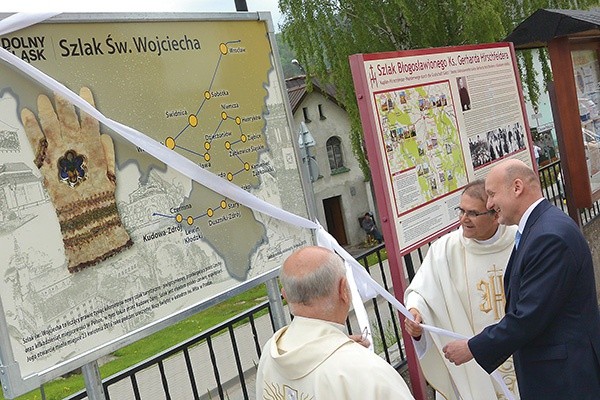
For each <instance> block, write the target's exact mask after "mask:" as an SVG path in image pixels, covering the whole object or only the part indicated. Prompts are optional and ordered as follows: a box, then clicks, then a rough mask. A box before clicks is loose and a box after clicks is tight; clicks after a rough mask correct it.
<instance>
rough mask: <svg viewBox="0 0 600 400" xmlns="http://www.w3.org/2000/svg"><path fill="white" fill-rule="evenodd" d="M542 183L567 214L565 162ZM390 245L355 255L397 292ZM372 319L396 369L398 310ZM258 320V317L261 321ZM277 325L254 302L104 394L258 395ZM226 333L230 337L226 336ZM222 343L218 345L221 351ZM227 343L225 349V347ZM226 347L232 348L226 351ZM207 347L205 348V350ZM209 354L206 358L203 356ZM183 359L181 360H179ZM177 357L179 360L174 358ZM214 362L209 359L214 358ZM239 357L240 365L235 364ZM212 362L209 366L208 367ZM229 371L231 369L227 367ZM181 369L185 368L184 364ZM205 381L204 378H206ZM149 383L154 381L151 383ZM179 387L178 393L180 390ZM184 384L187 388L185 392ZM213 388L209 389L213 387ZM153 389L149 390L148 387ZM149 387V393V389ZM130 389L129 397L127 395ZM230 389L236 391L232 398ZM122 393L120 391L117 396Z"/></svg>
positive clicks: (374, 305) (552, 167)
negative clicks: (174, 370) (173, 369)
mask: <svg viewBox="0 0 600 400" xmlns="http://www.w3.org/2000/svg"><path fill="white" fill-rule="evenodd" d="M539 175H540V182H541V184H542V190H543V193H544V196H545V197H546V198H547V199H548V200H549V201H550V202H552V203H553V204H554V205H555V206H557V207H559V208H560V209H562V210H563V211H565V212H566V199H565V195H564V190H563V189H562V188H564V181H563V179H562V174H561V167H560V161H555V162H553V163H550V164H548V165H546V166H544V167H542V168H540V170H539ZM579 211H580V213H581V220H582V223H583V224H586V223H588V222H589V221H591V220H592V219H593V218H594V217H595V216H597V215H598V214H599V213H600V205H599V202H596V203H594V205H593V207H591V208H590V209H584V210H579ZM428 247H429V244H427V245H425V246H423V247H421V248H419V249H417V250H415V251H413V252H412V253H410V254H407V255H405V256H404V265H405V267H406V271H405V272H406V274H407V276H408V279H409V281H410V280H412V278H413V277H414V275H415V271H416V270H417V269H418V267H419V266H420V265H421V263H422V261H423V259H424V257H425V254H426V251H427V249H428ZM386 258H387V257H386V253H385V245H384V244H380V245H379V246H377V247H374V248H372V249H370V250H367V251H365V252H364V253H361V254H360V255H358V256H356V259H357V260H358V262H359V263H361V264H362V265H363V266H367V265H368V264H371V266H370V267H369V268H366V269H367V271H368V272H369V274H370V275H371V276H372V277H373V278H374V279H375V280H376V281H378V282H379V283H380V284H381V285H382V286H383V287H384V288H385V289H386V290H387V291H389V292H390V293H393V288H392V287H391V285H390V283H389V282H391V276H390V270H389V266H388V264H387V262H386ZM366 306H368V312H369V314H370V317H371V321H374V322H373V323H372V328H373V340H374V342H375V343H374V344H375V347H376V351H377V353H378V354H380V355H381V356H382V357H383V358H385V360H386V361H387V362H388V363H390V364H391V365H392V366H394V367H395V368H396V369H401V368H403V367H404V366H405V365H406V357H405V353H404V351H403V347H402V345H401V343H402V340H401V338H402V333H401V330H400V329H401V328H400V322H399V319H398V315H397V312H396V310H395V309H394V308H393V307H392V305H391V304H389V303H388V302H387V301H384V300H382V299H381V298H375V299H373V300H371V301H370V302H368V303H367V304H366ZM261 319H262V321H260V322H259V320H261ZM357 326H358V324H357V322H356V320H355V319H354V318H353V317H352V316H351V317H349V319H348V320H347V328H348V331H349V333H350V334H352V333H353V332H358V331H359V330H358V328H357ZM244 329H245V332H246V336H249V337H251V344H248V345H247V346H246V347H245V349H244V351H242V352H241V351H240V345H239V343H238V338H239V337H240V336H241V335H243V334H244V333H243V332H244ZM274 329H275V328H274V323H273V320H272V318H271V317H270V307H269V304H268V302H267V301H265V302H264V303H261V304H260V305H258V306H255V307H253V308H251V309H249V310H248V311H246V312H244V313H242V314H240V315H238V316H236V317H234V318H232V319H230V320H228V321H225V322H223V323H221V324H219V325H217V326H215V327H213V328H211V329H209V330H207V331H205V332H202V333H200V334H199V335H197V336H194V337H193V338H191V339H189V340H187V341H185V342H183V343H181V344H179V345H177V346H175V347H172V348H170V349H168V350H166V351H164V352H162V353H160V354H157V355H156V356H154V357H152V358H150V359H148V360H146V361H144V362H141V363H139V364H137V365H135V366H133V367H131V368H129V369H126V370H124V371H121V372H119V373H118V374H116V375H113V376H111V377H109V378H107V379H105V380H104V381H103V388H104V393H105V395H106V398H107V399H119V400H123V399H125V398H126V399H130V398H131V399H136V400H141V399H144V398H151V399H152V400H156V399H161V398H162V399H180V398H186V399H188V398H190V399H191V398H193V399H195V400H204V399H213V398H215V399H216V398H218V399H221V400H225V399H230V398H236V399H237V398H243V399H251V398H254V396H253V394H252V396H250V394H249V393H253V389H251V388H252V387H253V385H254V377H255V373H256V367H257V364H258V359H259V358H260V354H261V349H262V346H263V345H264V343H265V342H266V341H267V340H268V339H269V338H270V337H271V335H272V334H273V332H274ZM227 337H228V338H229V340H227ZM217 343H219V344H218V346H219V348H218V349H217ZM223 346H225V348H224V347H223ZM226 347H229V349H228V350H227V349H226ZM200 348H202V351H200ZM202 353H204V358H202V357H203V354H202ZM177 359H178V360H177ZM171 360H175V361H171ZM209 360H210V361H209ZM231 361H234V363H235V368H231V365H232V364H233V363H232V362H231ZM167 363H169V364H170V366H172V365H175V363H178V364H181V365H183V367H182V368H183V369H182V373H181V374H180V376H178V377H177V378H176V379H175V378H173V377H172V376H171V377H170V376H169V373H168V371H169V368H167V367H166V364H167ZM209 363H210V365H209ZM227 365H229V367H230V368H229V371H228V372H226V371H225V370H226V369H227V368H226V366H227ZM180 368H181V367H180ZM207 369H208V370H210V371H211V375H212V376H211V377H210V378H208V377H207V376H206V375H204V377H203V378H201V377H200V375H201V373H200V371H201V370H207ZM153 370H154V372H153V373H150V374H153V376H154V379H151V380H150V381H149V380H148V378H147V377H144V376H143V375H144V374H146V375H147V374H149V372H148V371H153ZM201 379H202V381H201ZM142 381H144V382H145V383H144V385H149V384H150V385H152V386H153V387H154V388H153V389H152V394H151V396H150V397H144V395H143V394H142V391H141V390H140V387H141V384H140V382H142ZM148 382H150V383H148ZM118 386H129V389H118V388H117V387H118ZM176 386H177V388H178V390H179V394H176V393H175V387H176ZM181 386H184V387H185V388H186V389H185V390H186V391H187V394H186V395H182V394H181ZM208 386H210V387H208ZM148 390H149V389H148ZM148 390H147V391H148ZM124 392H125V393H127V392H128V393H129V394H128V396H126V397H124V395H123V393H124ZM230 392H231V393H235V395H234V397H230ZM117 393H118V394H117ZM85 398H86V393H85V391H82V392H79V393H77V394H75V395H73V396H71V397H69V398H68V399H69V400H79V399H85Z"/></svg>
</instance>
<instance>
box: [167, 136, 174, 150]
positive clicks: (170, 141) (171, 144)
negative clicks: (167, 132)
mask: <svg viewBox="0 0 600 400" xmlns="http://www.w3.org/2000/svg"><path fill="white" fill-rule="evenodd" d="M165 146H167V148H168V149H169V150H173V149H174V148H175V139H173V138H172V137H171V136H169V137H168V138H167V139H166V140H165Z"/></svg>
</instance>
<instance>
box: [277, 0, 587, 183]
mask: <svg viewBox="0 0 600 400" xmlns="http://www.w3.org/2000/svg"><path fill="white" fill-rule="evenodd" d="M597 1H598V0H543V1H542V0H418V1H414V0H279V8H280V9H281V12H282V13H283V15H284V17H285V22H284V23H283V25H282V32H283V38H284V40H285V41H286V42H287V43H289V44H290V46H291V48H292V49H293V51H294V53H295V54H296V57H297V59H298V60H299V61H300V63H301V64H302V66H303V67H304V69H305V71H306V73H307V75H308V76H309V77H311V78H312V77H314V78H317V79H319V80H320V81H322V82H324V83H325V82H326V83H332V84H334V85H335V86H336V88H337V90H338V101H340V102H341V103H342V104H343V105H344V107H345V108H346V111H347V112H348V114H349V117H350V121H351V126H352V128H351V129H352V131H351V132H350V138H351V141H352V148H353V151H354V154H355V155H356V158H357V160H358V161H359V164H360V165H361V169H362V171H363V174H364V176H365V179H366V180H368V179H370V169H369V165H368V162H367V159H366V156H365V150H364V146H363V136H362V127H361V124H360V116H359V113H358V105H357V103H356V98H355V94H354V86H353V82H352V75H351V72H350V65H349V63H348V56H349V55H351V54H358V53H376V52H382V51H394V50H405V49H409V48H427V47H439V46H454V45H465V44H477V43H489V42H497V41H501V40H502V39H503V38H504V37H506V36H507V35H508V33H510V32H511V31H512V30H513V29H514V28H515V27H516V26H517V25H518V24H519V23H520V22H522V21H523V20H524V19H525V18H527V17H528V16H529V15H531V14H532V13H533V12H535V11H536V10H537V9H540V8H563V9H571V8H579V9H585V8H588V7H592V6H595V5H597ZM538 54H539V57H540V61H541V62H542V71H541V74H542V76H543V78H544V79H545V80H549V79H550V76H551V73H550V68H549V67H548V61H547V56H546V52H545V51H540V52H539V53H538ZM517 60H518V63H519V69H520V71H521V75H522V81H523V85H524V87H525V94H526V95H527V96H528V98H529V100H530V101H531V102H532V103H533V104H534V105H535V104H537V101H538V97H539V93H540V88H539V85H538V84H537V81H536V76H537V74H538V71H536V70H535V69H534V67H533V65H534V64H533V55H532V53H531V52H530V51H523V52H520V54H519V56H518V58H517ZM309 84H310V82H309Z"/></svg>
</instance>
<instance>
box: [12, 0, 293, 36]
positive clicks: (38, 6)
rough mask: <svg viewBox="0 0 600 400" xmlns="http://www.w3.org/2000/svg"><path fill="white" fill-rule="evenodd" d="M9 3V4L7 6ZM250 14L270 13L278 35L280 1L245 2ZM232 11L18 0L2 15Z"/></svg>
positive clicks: (138, 1) (228, 3)
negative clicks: (255, 12) (26, 13)
mask: <svg viewBox="0 0 600 400" xmlns="http://www.w3.org/2000/svg"><path fill="white" fill-rule="evenodd" d="M7 3H8V4H7ZM246 4H247V5H248V11H270V12H271V18H272V19H273V26H274V27H275V31H276V32H279V28H278V25H279V23H280V22H281V19H282V17H281V13H280V12H279V9H278V7H277V0H246ZM17 11H19V12H42V11H61V12H219V11H223V12H232V11H235V0H99V1H90V0H53V1H52V0H18V1H6V0H4V1H2V5H0V13H12V12H17Z"/></svg>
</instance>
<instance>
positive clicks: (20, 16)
mask: <svg viewBox="0 0 600 400" xmlns="http://www.w3.org/2000/svg"><path fill="white" fill-rule="evenodd" d="M58 14H60V13H17V14H13V15H11V16H9V17H7V18H5V19H3V20H2V21H0V35H6V34H8V33H11V32H14V31H17V30H19V29H23V28H26V27H28V26H31V25H34V24H36V23H38V22H42V21H44V20H46V19H48V18H51V17H53V16H55V15H58ZM0 59H1V60H3V61H4V62H6V63H7V64H10V65H12V66H13V67H15V68H17V69H18V70H20V71H21V72H23V73H24V74H26V75H28V76H29V77H30V78H32V79H33V80H35V81H37V82H39V83H40V84H41V85H42V86H44V87H46V88H47V89H50V90H52V91H54V92H56V93H58V94H59V95H60V96H62V97H64V98H65V99H67V100H68V101H69V102H71V103H73V104H74V105H75V106H77V107H78V108H79V109H81V110H83V111H85V112H86V113H87V114H89V115H91V116H93V117H94V118H96V119H97V120H98V121H99V122H101V123H103V124H104V125H106V126H107V127H109V128H110V129H111V130H113V131H114V132H115V133H117V134H119V135H121V136H122V137H123V138H124V139H126V140H127V141H129V142H130V143H132V144H133V145H134V146H137V147H140V148H141V149H143V150H144V151H146V152H147V153H148V154H150V155H152V156H153V157H155V158H156V159H158V160H160V161H162V162H163V163H165V164H167V165H168V166H169V167H172V168H173V169H175V170H177V171H179V172H180V173H182V174H183V175H185V176H187V177H188V178H190V179H192V180H194V181H195V182H198V183H199V184H201V185H203V186H205V187H207V188H209V189H211V190H212V191H214V192H217V193H219V194H221V195H223V196H225V197H227V198H229V199H231V200H234V201H237V202H238V203H240V204H243V205H245V206H246V207H249V208H251V209H253V210H255V211H258V212H261V213H263V214H266V215H269V216H271V217H273V218H276V219H278V220H280V221H284V222H287V223H289V224H291V225H295V226H299V227H302V228H307V229H313V230H316V236H317V243H318V244H319V245H321V246H323V247H327V248H330V249H332V250H334V251H335V252H336V253H338V254H339V255H340V256H341V257H342V258H343V259H344V260H345V263H346V268H347V274H348V277H349V279H348V280H349V282H353V283H352V284H351V285H350V288H351V290H352V291H353V306H354V310H355V313H356V316H357V320H358V323H359V326H360V328H361V330H363V331H366V332H368V333H369V338H370V332H371V330H370V324H369V322H368V316H367V313H366V310H365V308H364V305H363V302H362V301H361V297H362V299H363V300H367V299H370V298H373V297H375V296H376V295H377V294H379V295H381V296H382V297H383V298H384V299H386V300H387V301H388V302H390V303H391V304H392V305H393V306H394V307H395V308H396V309H397V310H398V311H399V312H400V313H402V314H403V315H404V316H405V317H407V318H409V319H411V320H413V316H412V314H411V313H410V312H408V310H407V309H406V307H404V305H402V303H400V302H399V301H398V299H396V298H395V297H394V296H392V295H391V294H390V293H389V292H388V291H387V290H385V289H384V288H383V287H381V286H380V285H379V284H378V283H377V282H375V281H374V280H373V279H372V278H371V277H370V276H369V274H368V273H367V272H366V271H365V268H364V267H363V266H362V265H360V264H359V263H358V261H356V259H355V258H354V257H352V256H351V255H350V254H349V253H348V252H347V251H346V249H344V248H343V247H342V246H340V244H339V243H338V242H337V241H336V240H335V238H334V237H333V236H331V234H329V232H327V231H326V230H325V229H324V228H323V227H322V226H321V225H320V224H319V223H318V222H313V221H310V220H308V219H306V218H303V217H301V216H298V215H296V214H293V213H290V212H289V211H285V210H283V209H280V208H277V207H275V206H273V205H272V204H270V203H267V202H266V201H264V200H262V199H259V198H258V197H256V196H254V195H252V194H251V193H249V192H247V191H246V190H244V189H242V188H240V187H238V186H237V185H235V184H233V183H231V182H229V181H228V180H226V179H223V178H221V177H219V176H218V175H215V174H213V173H212V172H210V171H208V170H205V169H204V168H202V167H200V166H199V165H197V164H195V163H194V162H192V161H191V160H189V159H187V158H185V157H184V156H182V155H180V154H178V153H177V152H174V151H172V150H169V149H167V148H166V147H165V146H164V145H162V144H161V143H159V142H157V141H156V140H154V139H152V138H151V137H149V136H147V135H144V134H143V133H141V132H139V131H137V130H136V129H134V128H131V127H129V126H127V125H124V124H122V123H120V122H117V121H114V120H112V119H110V118H108V117H106V116H104V114H102V113H101V112H100V111H98V110H97V109H96V108H94V107H93V106H91V105H90V104H89V103H88V102H87V101H85V100H83V99H82V98H81V97H79V95H77V94H76V93H74V92H73V91H71V90H70V89H68V88H67V87H66V86H64V85H63V84H62V83H60V82H58V81H56V80H55V79H53V78H52V77H50V76H48V75H46V74H45V73H43V72H42V71H40V70H38V69H37V68H35V67H33V66H32V65H31V64H29V63H26V62H24V61H23V60H21V59H20V58H19V57H17V56H15V55H13V54H12V53H11V52H9V51H7V50H6V49H4V48H2V47H0ZM352 278H353V279H352ZM357 292H358V293H360V296H358V295H356V294H357ZM423 329H425V330H428V331H430V332H433V333H437V334H439V335H444V336H448V337H451V338H455V339H467V338H466V337H464V336H462V335H458V334H456V333H454V332H451V331H447V330H445V329H440V328H435V327H432V326H429V325H423ZM371 342H372V340H371ZM492 377H494V379H496V381H498V383H499V384H500V386H501V387H502V390H503V392H504V394H505V396H506V397H507V399H508V400H514V396H513V395H512V393H510V391H509V390H508V388H507V387H506V385H505V384H504V381H503V380H502V377H501V376H500V374H499V373H498V371H495V372H494V373H493V374H492Z"/></svg>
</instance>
